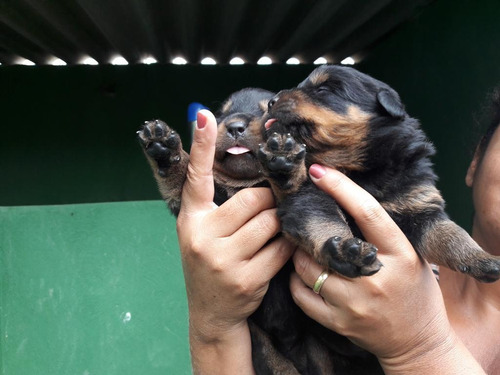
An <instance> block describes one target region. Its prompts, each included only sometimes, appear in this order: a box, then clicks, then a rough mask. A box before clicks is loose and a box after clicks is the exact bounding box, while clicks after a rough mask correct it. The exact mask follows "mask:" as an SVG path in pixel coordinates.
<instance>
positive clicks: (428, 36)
mask: <svg viewBox="0 0 500 375" xmlns="http://www.w3.org/2000/svg"><path fill="white" fill-rule="evenodd" d="M499 19H500V3H498V1H496V0H482V1H480V2H479V1H475V0H455V1H454V0H437V1H435V2H434V3H433V4H432V5H430V6H428V7H426V8H424V10H423V12H422V13H421V14H420V15H419V16H417V17H415V18H414V19H412V20H410V21H409V22H408V23H406V24H405V25H404V26H402V27H400V28H399V29H398V30H396V31H395V32H394V33H393V34H392V35H391V36H390V37H388V38H386V39H385V40H384V41H383V42H382V43H380V44H379V45H378V46H377V47H376V48H374V49H373V50H372V51H371V54H369V55H368V56H367V57H366V58H365V59H364V60H363V61H362V62H361V63H360V64H359V66H358V67H359V69H361V70H363V71H365V72H367V73H370V74H372V75H374V76H375V77H377V78H379V79H382V80H384V81H387V82H388V83H390V84H391V85H392V86H394V87H395V88H396V89H397V90H398V91H399V92H400V94H401V96H402V98H403V100H404V101H405V103H406V105H407V108H408V111H409V112H410V114H412V115H413V116H414V117H417V118H419V119H421V121H422V123H423V127H424V129H425V130H426V131H427V133H428V135H429V137H430V138H431V140H432V141H433V142H434V143H435V144H436V146H437V148H438V155H437V156H436V157H435V159H434V160H435V163H436V170H437V172H438V174H439V176H440V182H439V187H440V188H441V190H442V191H443V193H444V195H445V197H446V199H447V201H448V207H449V212H450V213H451V215H452V216H453V218H455V219H456V220H457V221H458V222H459V223H461V224H462V225H464V226H468V223H469V219H470V216H471V205H470V203H469V192H468V190H467V189H466V188H465V187H464V184H463V176H464V173H465V170H466V167H467V164H468V160H469V153H470V149H471V147H472V146H471V143H472V136H471V127H472V124H473V116H474V114H475V113H478V112H480V111H481V105H482V104H484V103H485V97H486V94H487V92H489V91H490V90H491V89H492V87H493V86H494V85H495V84H496V83H498V82H500V68H498V62H499V61H500V48H499V47H498V41H499V40H500V28H499V27H498V20H499ZM312 69H313V67H312V66H298V67H291V66H267V67H261V66H238V67H231V66H216V67H207V66H180V67H179V66H165V65H164V66H161V65H150V66H125V67H123V66H100V67H87V66H79V67H0V121H1V128H2V136H1V137H0V172H1V176H2V178H1V180H0V205H26V204H59V203H75V202H99V201H124V200H143V199H157V198H159V195H158V193H157V192H156V187H155V185H154V182H153V179H152V177H151V173H150V171H149V170H148V168H149V167H148V166H147V164H146V162H145V160H144V158H143V156H142V154H141V151H140V149H139V147H138V145H137V143H136V140H135V131H136V130H137V128H138V127H139V125H140V124H141V123H142V122H143V121H144V120H147V119H151V118H155V117H159V118H162V119H164V120H166V121H167V122H169V123H170V124H171V125H173V126H174V127H176V128H178V129H179V130H182V129H186V128H185V126H186V108H187V105H188V104H189V103H190V102H191V101H201V102H203V103H205V104H207V105H209V106H211V107H216V106H217V104H218V103H220V101H221V100H222V99H223V98H224V97H225V96H226V95H228V93H230V92H232V91H234V90H237V89H239V88H241V87H245V86H261V87H264V88H267V89H271V90H278V89H281V88H287V87H291V86H293V85H295V84H296V83H298V82H299V81H301V80H302V79H303V78H304V77H305V76H306V75H307V74H308V73H309V72H310V71H311V70H312ZM181 132H182V131H181ZM184 134H185V133H184Z"/></svg>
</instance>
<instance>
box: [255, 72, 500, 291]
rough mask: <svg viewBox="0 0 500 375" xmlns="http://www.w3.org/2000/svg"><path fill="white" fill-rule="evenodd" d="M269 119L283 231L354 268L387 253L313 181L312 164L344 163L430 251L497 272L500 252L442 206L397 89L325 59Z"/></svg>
mask: <svg viewBox="0 0 500 375" xmlns="http://www.w3.org/2000/svg"><path fill="white" fill-rule="evenodd" d="M268 112H269V113H268V114H267V121H266V122H265V125H264V126H263V128H264V131H265V133H266V137H267V142H266V143H265V144H263V145H262V147H261V148H260V151H259V157H260V159H261V161H262V163H263V166H264V172H265V174H266V176H267V177H268V179H269V181H270V182H271V185H272V188H273V191H274V193H275V195H276V197H277V199H278V215H279V216H280V218H281V222H282V230H283V233H284V234H285V235H286V236H287V237H288V238H290V239H291V240H292V241H294V242H295V243H297V244H298V245H299V246H301V247H303V248H304V249H306V250H308V251H309V252H310V253H312V254H313V255H314V257H315V258H316V260H317V261H318V262H320V263H321V264H323V265H324V266H325V267H328V268H330V269H331V270H334V271H336V272H339V273H340V274H343V275H345V276H348V277H356V276H361V275H370V274H373V273H375V272H377V271H378V270H379V269H380V267H381V263H380V262H379V261H378V260H377V258H376V249H375V247H374V246H372V245H370V244H369V243H366V242H364V241H363V240H361V239H359V237H360V233H359V231H358V229H357V228H356V227H355V226H354V225H353V223H352V220H350V218H349V217H348V216H347V215H346V214H344V213H343V211H342V210H341V209H340V208H339V207H338V206H337V205H336V203H335V202H334V201H333V199H331V198H329V197H328V196H327V195H326V194H324V193H323V192H321V191H319V190H318V189H316V188H315V186H313V184H312V182H311V181H310V180H309V179H308V177H307V167H308V166H309V165H311V164H312V163H319V164H323V165H326V166H330V167H334V168H337V169H339V170H341V171H343V172H344V173H346V174H347V175H348V176H349V177H351V178H352V179H353V180H354V181H355V182H357V183H358V184H359V185H361V186H362V187H363V188H364V189H365V190H367V191H368V192H370V193H371V194H372V195H373V196H374V197H375V198H376V199H377V200H378V201H379V202H380V203H381V205H382V206H383V207H384V208H385V209H386V211H387V212H388V213H389V214H390V215H391V217H392V218H393V219H394V220H395V222H396V223H397V224H398V225H399V227H400V228H401V229H402V230H403V232H404V233H405V234H406V236H407V237H408V238H409V240H410V241H411V243H412V244H413V246H414V247H415V250H416V251H417V252H418V253H419V254H420V255H421V256H422V257H424V258H425V259H426V260H428V261H429V262H432V263H436V264H439V265H443V266H446V267H448V268H451V269H453V270H456V271H460V272H463V273H466V274H469V275H471V276H472V277H474V278H476V279H478V280H480V281H483V282H492V281H495V280H497V279H498V278H499V277H500V260H499V259H498V258H497V257H494V256H492V255H490V254H488V253H486V252H485V251H483V250H482V249H481V248H480V247H479V246H478V245H477V244H476V242H475V241H474V240H472V238H471V237H470V236H469V235H468V234H467V232H465V231H464V230H463V229H462V228H460V227H459V226H458V225H456V224H455V223H454V222H452V221H451V220H450V219H449V218H448V216H447V215H446V213H445V211H444V201H443V199H442V197H441V195H440V193H439V191H438V190H437V188H436V187H435V180H436V176H435V174H434V172H433V171H432V167H431V162H430V159H429V158H430V156H431V155H433V154H434V147H433V146H432V144H431V143H430V142H429V141H427V139H426V137H425V134H424V133H423V131H422V130H421V128H420V126H419V123H418V121H417V120H415V119H413V118H411V117H409V115H408V114H407V113H406V111H405V109H404V106H403V104H402V103H401V100H400V98H399V96H398V94H397V93H396V92H395V91H394V90H393V89H392V88H390V87H389V86H388V85H386V84H385V83H383V82H380V81H378V80H376V79H374V78H372V77H370V76H368V75H366V74H363V73H361V72H359V71H357V70H355V69H353V68H349V67H343V66H333V65H331V66H322V67H319V68H317V69H316V70H314V71H313V72H312V73H311V74H310V76H309V77H308V78H307V79H306V80H304V81H303V82H302V83H301V84H300V85H299V86H298V87H297V88H294V89H291V90H285V91H281V92H280V93H278V94H277V95H276V96H275V97H274V98H273V99H272V100H271V101H270V102H269V110H268Z"/></svg>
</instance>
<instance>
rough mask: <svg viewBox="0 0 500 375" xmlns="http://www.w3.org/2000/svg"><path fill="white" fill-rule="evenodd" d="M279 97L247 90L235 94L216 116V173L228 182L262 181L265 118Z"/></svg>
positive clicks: (258, 90) (250, 89) (255, 90)
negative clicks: (271, 102) (260, 151)
mask: <svg viewBox="0 0 500 375" xmlns="http://www.w3.org/2000/svg"><path fill="white" fill-rule="evenodd" d="M274 95H275V94H274V93H272V92H269V91H266V90H262V89H256V88H247V89H243V90H240V91H238V92H236V93H234V94H232V95H231V96H230V97H229V98H228V99H227V100H226V101H225V102H224V103H223V105H222V107H221V109H220V111H219V113H217V114H216V117H217V124H218V136H217V144H216V152H215V164H214V170H215V171H216V173H218V175H219V177H222V178H223V179H224V180H225V182H226V183H229V184H231V180H240V181H241V180H254V179H258V178H262V172H261V167H260V163H259V161H258V159H257V158H256V154H257V149H258V146H259V144H260V143H262V132H261V130H260V128H261V118H262V116H263V115H264V113H265V111H266V110H267V106H268V102H269V100H270V99H271V98H272V97H273V96H274Z"/></svg>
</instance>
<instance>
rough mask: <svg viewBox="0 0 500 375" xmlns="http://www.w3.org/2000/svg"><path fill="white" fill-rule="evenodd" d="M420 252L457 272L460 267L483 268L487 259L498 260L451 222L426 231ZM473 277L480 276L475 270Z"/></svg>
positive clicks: (436, 223)
mask: <svg viewBox="0 0 500 375" xmlns="http://www.w3.org/2000/svg"><path fill="white" fill-rule="evenodd" d="M418 252H419V253H420V254H421V255H422V256H423V257H424V258H425V259H426V260H427V261H429V262H431V263H436V264H439V265H442V266H446V267H448V268H450V269H452V270H455V271H462V272H463V270H461V269H460V267H464V266H466V267H472V268H475V267H477V268H482V267H483V266H482V264H483V262H484V261H485V260H487V259H498V258H497V257H494V256H492V255H491V254H489V253H487V252H485V251H484V250H483V249H481V247H480V246H479V245H478V244H477V243H476V241H474V240H473V239H472V238H471V237H470V235H469V234H468V233H467V232H466V231H465V230H464V229H462V228H461V227H459V226H458V225H457V224H455V223H454V222H452V221H451V220H444V221H438V222H435V223H432V224H431V225H430V226H429V228H428V229H427V230H426V231H425V233H424V236H423V238H422V241H421V245H420V246H418ZM470 273H471V275H472V276H480V275H479V274H477V272H476V271H475V270H474V269H473V270H472V272H470Z"/></svg>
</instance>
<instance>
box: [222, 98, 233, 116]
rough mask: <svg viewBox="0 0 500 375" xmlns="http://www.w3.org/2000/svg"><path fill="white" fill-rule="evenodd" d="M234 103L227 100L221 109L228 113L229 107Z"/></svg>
mask: <svg viewBox="0 0 500 375" xmlns="http://www.w3.org/2000/svg"><path fill="white" fill-rule="evenodd" d="M232 105H233V102H232V101H231V100H227V101H226V102H225V103H224V104H223V105H222V109H221V111H222V112H223V113H226V112H228V111H229V109H230V108H231V106H232Z"/></svg>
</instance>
